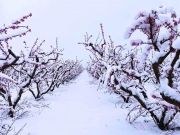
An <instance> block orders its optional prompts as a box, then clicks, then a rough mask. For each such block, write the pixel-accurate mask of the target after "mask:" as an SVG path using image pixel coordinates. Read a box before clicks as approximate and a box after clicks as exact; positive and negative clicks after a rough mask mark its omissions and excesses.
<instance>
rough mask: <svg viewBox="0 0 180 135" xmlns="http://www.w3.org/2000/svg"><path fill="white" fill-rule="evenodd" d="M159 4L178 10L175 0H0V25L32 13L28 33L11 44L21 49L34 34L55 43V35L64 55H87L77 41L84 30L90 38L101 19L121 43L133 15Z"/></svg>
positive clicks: (107, 30)
mask: <svg viewBox="0 0 180 135" xmlns="http://www.w3.org/2000/svg"><path fill="white" fill-rule="evenodd" d="M159 5H164V6H173V7H174V8H175V9H176V11H177V12H178V13H180V9H179V5H180V1H179V0H0V17H1V20H0V27H2V26H3V24H4V23H6V24H9V23H10V22H11V21H12V20H14V19H16V18H20V17H21V16H23V15H26V14H29V13H32V14H33V16H32V17H31V18H29V19H28V20H27V21H26V23H24V24H25V25H28V26H29V27H30V28H31V29H32V33H31V34H30V33H29V34H28V35H27V36H26V37H24V38H22V39H20V38H19V39H16V40H14V41H13V42H12V44H11V45H12V46H13V48H14V49H16V50H17V51H18V50H20V49H21V46H22V45H23V44H22V41H24V40H25V41H27V43H28V44H29V45H30V46H31V45H32V44H33V43H34V41H35V39H36V38H39V39H40V40H39V41H42V40H44V39H45V40H46V42H45V43H44V47H45V48H48V46H50V45H55V42H56V37H58V43H59V47H60V48H64V49H65V50H64V56H63V57H64V59H68V58H69V59H74V58H75V57H76V56H77V57H78V59H81V60H83V61H84V63H85V62H86V61H87V60H88V59H89V54H88V52H87V51H86V50H85V48H84V47H83V46H82V45H78V44H77V43H78V42H83V41H84V34H85V33H86V32H88V33H89V34H93V36H94V38H93V39H94V40H95V39H96V37H97V36H98V34H99V32H100V23H103V26H104V31H105V35H106V36H109V35H111V37H112V39H113V40H114V41H115V43H116V44H124V43H125V41H124V39H123V34H124V32H125V29H126V28H127V27H128V26H130V24H131V23H132V22H133V19H134V16H135V15H136V14H137V13H138V12H139V11H140V10H144V9H152V8H157V7H158V6H159Z"/></svg>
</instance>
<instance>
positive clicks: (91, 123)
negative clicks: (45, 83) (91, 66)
mask: <svg viewBox="0 0 180 135" xmlns="http://www.w3.org/2000/svg"><path fill="white" fill-rule="evenodd" d="M97 88H98V82H97V80H95V79H94V78H93V77H91V75H90V74H88V72H87V71H83V72H82V73H81V74H80V75H79V76H78V77H77V78H76V79H75V80H74V81H72V82H71V83H69V84H66V85H64V86H61V87H60V88H59V89H56V91H54V93H53V94H49V95H46V96H45V97H44V98H45V101H44V102H46V103H49V104H50V105H49V107H50V108H46V109H44V110H43V111H42V112H41V113H40V114H39V113H37V112H35V111H33V110H32V112H30V115H29V116H27V117H24V118H22V119H19V120H17V121H16V122H15V130H16V131H17V130H18V129H20V128H21V127H22V126H23V125H24V124H25V123H27V124H26V126H25V127H24V129H23V131H22V132H21V133H20V135H27V134H28V135H163V134H164V133H165V132H162V131H160V130H159V129H157V127H155V124H154V123H153V121H150V122H149V123H145V122H144V119H142V120H140V121H136V123H134V124H129V123H128V121H126V116H127V113H128V110H127V109H122V108H121V107H120V106H121V104H115V103H117V102H118V101H119V97H117V95H115V94H109V93H107V92H106V91H107V90H105V89H100V90H98V91H97ZM37 102H38V101H37ZM10 121H11V120H8V122H10ZM29 133H30V134H29ZM176 133H177V134H176ZM176 133H174V134H173V135H178V132H176Z"/></svg>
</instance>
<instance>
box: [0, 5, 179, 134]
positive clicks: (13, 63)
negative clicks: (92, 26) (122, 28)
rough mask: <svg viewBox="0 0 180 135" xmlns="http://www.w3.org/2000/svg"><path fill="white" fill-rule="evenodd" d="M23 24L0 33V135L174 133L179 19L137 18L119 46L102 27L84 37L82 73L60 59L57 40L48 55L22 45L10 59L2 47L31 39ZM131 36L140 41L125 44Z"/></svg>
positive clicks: (157, 14) (163, 15) (165, 10)
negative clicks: (87, 55)
mask: <svg viewBox="0 0 180 135" xmlns="http://www.w3.org/2000/svg"><path fill="white" fill-rule="evenodd" d="M31 17H32V14H31V13H30V14H28V15H24V16H22V17H21V18H20V19H18V20H16V21H13V22H12V23H11V25H8V26H6V24H5V25H4V26H0V121H1V122H0V135H11V134H14V135H21V134H22V135H24V134H28V135H31V134H32V135H46V134H47V135H49V134H52V135H60V134H62V135H72V134H75V135H92V134H93V135H100V134H103V135H120V134H121V135H126V134H128V135H131V134H135V135H136V134H138V135H140V134H142V135H144V134H147V135H152V134H153V135H154V134H162V133H163V134H166V135H169V134H174V135H178V134H179V131H177V130H179V129H180V114H179V111H180V79H179V78H180V58H179V56H180V31H179V26H180V17H179V16H178V15H177V13H176V12H175V11H174V9H173V8H170V7H163V6H160V7H159V8H158V9H152V10H150V11H141V12H139V13H138V14H137V15H136V16H135V18H134V21H133V20H132V22H133V23H132V25H131V26H130V27H128V26H126V27H127V30H126V32H125V34H124V38H125V39H126V40H127V41H128V44H125V45H116V44H115V43H114V41H113V37H111V36H108V39H107V37H106V32H105V31H104V28H103V27H104V26H103V24H100V30H101V34H99V36H98V37H97V38H95V39H94V40H95V41H94V42H92V38H93V36H92V35H89V34H88V33H86V34H85V41H84V42H81V43H79V44H80V45H81V46H82V45H83V46H84V47H85V48H86V49H87V50H88V51H89V52H90V53H91V55H90V61H89V62H88V65H87V67H86V68H84V67H83V66H82V64H81V60H78V59H77V58H76V60H69V59H65V60H64V58H63V51H64V49H60V48H59V45H58V42H57V41H56V44H55V45H51V46H50V49H48V51H45V50H44V45H45V43H46V42H45V40H43V41H40V42H39V39H38V38H37V39H35V41H34V44H33V45H32V46H30V45H28V44H27V42H26V41H24V42H23V43H22V45H21V46H20V48H18V49H20V50H22V51H20V53H17V52H16V51H15V50H14V49H13V48H14V45H12V44H11V42H10V40H14V39H15V38H24V36H28V34H29V33H30V32H32V31H31V29H30V27H29V26H24V25H23V23H24V22H25V21H26V20H27V19H31ZM137 33H142V35H143V37H141V36H139V38H138V39H133V38H132V36H133V35H136V34H137ZM137 35H138V34H137ZM56 40H58V39H56ZM80 45H79V46H80ZM18 47H19V46H18ZM22 124H23V125H22Z"/></svg>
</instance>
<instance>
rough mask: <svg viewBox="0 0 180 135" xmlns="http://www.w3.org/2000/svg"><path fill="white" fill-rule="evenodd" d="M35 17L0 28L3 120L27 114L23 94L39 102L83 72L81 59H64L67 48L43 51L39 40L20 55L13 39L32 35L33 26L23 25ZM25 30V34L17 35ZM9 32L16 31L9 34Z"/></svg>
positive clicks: (24, 49)
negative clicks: (16, 51) (14, 46)
mask: <svg viewBox="0 0 180 135" xmlns="http://www.w3.org/2000/svg"><path fill="white" fill-rule="evenodd" d="M31 16H32V14H31V13H30V14H29V15H26V16H23V17H22V18H21V19H19V20H17V21H14V22H12V25H10V26H6V25H4V27H3V28H2V27H1V29H0V96H1V100H0V101H1V106H0V114H1V120H3V118H6V116H9V117H11V118H14V119H18V118H19V117H23V115H26V113H27V111H26V109H25V108H26V107H27V106H28V105H29V102H25V99H24V97H23V95H24V94H25V93H27V92H29V93H31V94H29V95H31V96H33V97H34V100H36V101H38V100H40V99H42V98H43V96H44V95H45V94H47V93H52V92H53V91H54V89H55V88H58V87H59V86H60V85H62V84H64V83H67V82H69V81H70V80H72V79H74V78H75V77H76V76H77V75H78V74H80V73H81V72H82V71H83V67H82V65H81V63H80V61H79V60H76V61H73V60H63V58H62V57H61V55H63V54H62V52H63V49H59V48H58V45H57V44H56V45H54V46H51V49H50V50H49V51H48V52H45V51H43V47H42V46H43V44H44V42H45V40H43V41H42V42H40V43H38V39H36V40H35V42H34V45H33V46H32V47H31V48H30V47H29V46H28V45H27V44H26V42H25V41H24V43H23V44H24V45H23V44H22V46H21V49H22V50H23V51H21V52H20V53H19V54H16V53H15V52H14V51H13V49H12V46H11V45H10V44H9V40H13V39H14V38H23V36H26V35H27V36H28V33H29V32H31V29H30V28H29V26H23V22H24V21H26V19H29V17H31ZM19 29H21V32H16V31H17V30H19ZM9 31H13V32H11V33H13V34H8V32H9ZM10 128H11V127H9V126H7V127H4V129H1V133H2V134H3V135H5V134H8V132H9V130H10Z"/></svg>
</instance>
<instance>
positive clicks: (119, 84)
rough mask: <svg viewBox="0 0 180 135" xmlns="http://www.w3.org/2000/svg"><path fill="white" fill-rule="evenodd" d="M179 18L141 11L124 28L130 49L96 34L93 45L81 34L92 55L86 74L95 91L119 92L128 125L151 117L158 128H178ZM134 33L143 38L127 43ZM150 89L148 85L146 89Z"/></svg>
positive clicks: (170, 10) (164, 9)
mask: <svg viewBox="0 0 180 135" xmlns="http://www.w3.org/2000/svg"><path fill="white" fill-rule="evenodd" d="M179 24H180V18H179V16H177V14H176V12H175V11H174V10H173V8H169V7H163V6H160V7H159V8H158V9H152V10H151V11H141V12H139V13H138V14H137V16H135V18H134V21H133V24H132V26H130V27H128V28H127V31H126V32H125V34H124V38H126V39H129V44H130V45H131V46H129V45H115V44H114V42H113V40H112V39H111V37H110V36H109V39H108V40H107V39H105V33H104V30H103V26H102V24H101V33H102V34H101V35H102V39H101V40H99V37H98V38H97V39H96V41H95V42H94V43H92V42H90V40H91V38H92V35H91V36H88V34H86V35H85V42H84V43H79V44H83V45H85V47H86V49H87V50H89V51H90V52H91V53H92V56H91V61H90V62H89V64H88V67H87V70H88V72H89V73H90V74H92V75H93V76H94V77H95V78H97V79H99V82H100V83H99V88H102V87H104V88H107V89H108V90H109V91H110V92H113V93H116V94H118V95H119V96H120V97H121V98H122V100H123V102H125V103H131V104H133V107H132V110H130V112H129V114H128V120H129V122H130V123H133V122H134V121H136V119H137V118H139V117H141V116H142V117H151V118H152V119H153V121H154V123H155V124H156V125H157V126H158V127H159V128H160V129H161V130H175V129H179V126H180V125H179V124H180V122H179V118H178V117H179V111H180V109H179V108H180V93H179V90H180V89H179V88H180V80H179V77H180V72H179V71H180V59H179V56H180V50H179V49H180V31H179ZM136 31H139V32H141V33H143V34H144V36H145V37H146V38H142V37H139V39H130V37H131V35H133V34H134V33H135V32H136ZM150 86H151V87H150Z"/></svg>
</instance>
